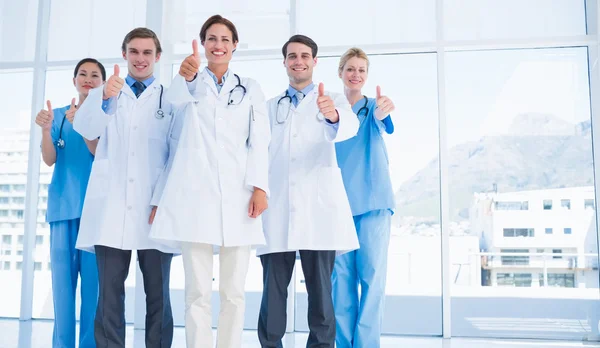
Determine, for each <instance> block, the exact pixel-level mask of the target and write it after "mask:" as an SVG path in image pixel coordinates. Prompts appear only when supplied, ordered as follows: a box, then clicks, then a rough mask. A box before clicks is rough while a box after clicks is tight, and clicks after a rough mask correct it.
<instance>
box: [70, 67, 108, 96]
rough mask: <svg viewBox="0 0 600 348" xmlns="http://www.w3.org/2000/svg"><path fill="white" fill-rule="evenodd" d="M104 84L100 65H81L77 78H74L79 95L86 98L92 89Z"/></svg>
mask: <svg viewBox="0 0 600 348" xmlns="http://www.w3.org/2000/svg"><path fill="white" fill-rule="evenodd" d="M103 82H104V81H102V73H101V72H100V67H99V66H98V64H96V63H91V62H90V63H83V64H81V66H80V67H79V70H78V71H77V76H76V77H74V78H73V85H74V86H75V88H76V89H77V92H78V93H79V95H83V96H86V97H87V95H88V93H89V91H90V89H92V88H96V87H98V86H100V85H101V84H102V83H103Z"/></svg>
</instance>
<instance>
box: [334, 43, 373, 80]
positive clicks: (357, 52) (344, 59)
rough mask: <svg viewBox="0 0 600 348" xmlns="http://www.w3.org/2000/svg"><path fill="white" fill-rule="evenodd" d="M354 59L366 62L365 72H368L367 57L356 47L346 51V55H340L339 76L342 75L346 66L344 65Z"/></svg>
mask: <svg viewBox="0 0 600 348" xmlns="http://www.w3.org/2000/svg"><path fill="white" fill-rule="evenodd" d="M354 57H357V58H362V59H364V60H366V61H367V71H369V57H367V54H366V53H365V51H363V50H362V49H360V48H358V47H352V48H350V49H349V50H347V51H346V53H344V55H342V57H341V58H340V65H339V67H338V74H339V75H341V74H342V71H343V70H344V66H345V65H346V63H348V61H349V60H350V59H352V58H354Z"/></svg>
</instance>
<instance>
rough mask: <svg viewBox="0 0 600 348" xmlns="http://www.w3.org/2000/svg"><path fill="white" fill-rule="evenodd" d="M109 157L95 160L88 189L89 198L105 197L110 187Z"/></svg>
mask: <svg viewBox="0 0 600 348" xmlns="http://www.w3.org/2000/svg"><path fill="white" fill-rule="evenodd" d="M108 169H109V167H108V159H101V160H95V161H94V164H93V165H92V173H91V174H90V180H89V181H88V187H87V191H86V196H87V198H90V199H91V198H97V197H105V196H107V195H108V191H109V188H110V175H109V172H108Z"/></svg>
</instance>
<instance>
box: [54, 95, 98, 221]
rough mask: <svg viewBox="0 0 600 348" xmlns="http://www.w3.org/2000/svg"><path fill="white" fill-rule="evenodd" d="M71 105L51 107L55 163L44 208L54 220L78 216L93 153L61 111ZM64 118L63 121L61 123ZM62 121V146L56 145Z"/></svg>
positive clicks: (65, 110) (64, 110)
mask: <svg viewBox="0 0 600 348" xmlns="http://www.w3.org/2000/svg"><path fill="white" fill-rule="evenodd" d="M70 107H71V106H70V105H68V106H65V107H62V108H58V109H54V110H53V111H54V119H53V120H52V130H51V131H50V135H51V136H52V141H53V142H54V149H55V150H56V163H55V164H54V173H53V174H52V181H51V182H50V186H49V187H48V209H47V211H46V221H47V222H55V221H62V220H71V219H77V218H80V217H81V210H82V209H83V199H84V197H85V191H86V189H87V184H88V180H89V178H90V172H91V170H92V162H93V161H94V156H93V155H92V154H91V153H90V151H89V150H88V148H87V146H86V145H85V141H84V140H83V137H82V136H81V135H80V134H79V133H77V132H76V131H75V130H74V129H73V125H72V124H71V122H69V120H67V119H65V113H66V112H67V110H69V108H70ZM63 119H64V123H63ZM61 124H62V135H60V137H62V139H63V140H64V142H65V147H64V148H62V149H60V148H58V146H57V145H56V142H57V141H58V138H59V133H61V132H60V127H61Z"/></svg>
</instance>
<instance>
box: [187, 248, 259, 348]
mask: <svg viewBox="0 0 600 348" xmlns="http://www.w3.org/2000/svg"><path fill="white" fill-rule="evenodd" d="M181 256H182V258H183V268H184V272H185V339H186V343H187V348H209V347H210V348H212V347H213V335H212V310H211V294H212V280H213V246H212V245H210V244H202V243H182V249H181ZM249 263H250V246H240V247H221V250H220V251H219V265H220V268H219V296H220V298H221V304H220V307H221V310H220V312H219V323H218V326H217V348H239V347H241V346H242V331H243V329H244V312H245V309H246V308H245V306H246V304H245V292H244V287H245V283H246V275H247V274H248V265H249Z"/></svg>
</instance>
